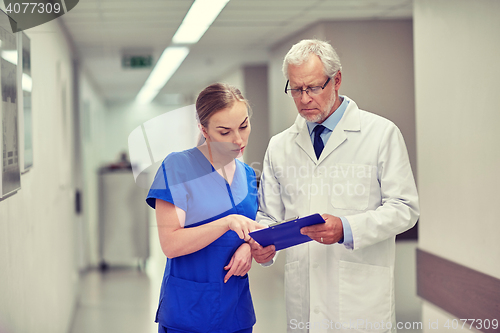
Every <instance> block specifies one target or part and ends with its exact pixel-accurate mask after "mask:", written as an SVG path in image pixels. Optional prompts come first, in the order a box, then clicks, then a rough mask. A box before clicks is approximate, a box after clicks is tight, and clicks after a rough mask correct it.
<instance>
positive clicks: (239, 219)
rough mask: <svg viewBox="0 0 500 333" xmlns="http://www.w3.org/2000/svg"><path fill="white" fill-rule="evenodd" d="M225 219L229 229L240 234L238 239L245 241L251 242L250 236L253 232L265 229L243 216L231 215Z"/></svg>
mask: <svg viewBox="0 0 500 333" xmlns="http://www.w3.org/2000/svg"><path fill="white" fill-rule="evenodd" d="M224 219H225V221H226V223H227V227H228V229H229V230H233V231H235V232H236V233H237V234H238V237H240V238H241V239H243V240H244V241H248V240H250V236H249V235H248V234H249V233H250V232H251V231H254V230H256V229H262V228H264V226H263V225H260V224H258V223H257V222H255V221H253V220H251V219H249V218H248V217H246V216H243V215H238V214H231V215H228V216H226V217H225V218H224Z"/></svg>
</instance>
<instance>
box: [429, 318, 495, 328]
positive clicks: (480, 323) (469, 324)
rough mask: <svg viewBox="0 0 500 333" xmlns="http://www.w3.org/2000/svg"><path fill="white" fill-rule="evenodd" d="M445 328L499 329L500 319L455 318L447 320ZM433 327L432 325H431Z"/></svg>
mask: <svg viewBox="0 0 500 333" xmlns="http://www.w3.org/2000/svg"><path fill="white" fill-rule="evenodd" d="M460 321H461V322H462V324H461V325H460ZM443 326H444V327H445V328H447V329H455V330H456V329H458V328H461V329H464V328H468V329H473V328H475V329H478V330H482V329H486V330H489V329H491V328H492V329H494V330H496V329H498V319H493V320H489V319H460V320H459V319H453V320H449V319H448V320H447V321H446V322H445V323H444V325H443ZM431 328H432V327H431Z"/></svg>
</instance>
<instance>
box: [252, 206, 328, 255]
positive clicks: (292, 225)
mask: <svg viewBox="0 0 500 333" xmlns="http://www.w3.org/2000/svg"><path fill="white" fill-rule="evenodd" d="M319 223H325V220H323V218H322V217H321V215H319V214H313V215H309V216H306V217H300V218H294V219H291V220H288V221H284V222H281V223H275V224H271V225H270V226H269V227H268V228H265V229H259V230H255V231H252V232H250V237H252V238H253V239H254V240H255V241H256V242H257V243H259V244H260V245H262V246H263V247H266V246H268V245H273V244H274V246H275V247H276V251H278V250H282V249H286V248H288V247H291V246H295V245H298V244H302V243H305V242H309V241H311V240H312V239H311V238H310V237H309V236H306V235H302V234H301V233H300V229H301V228H303V227H307V226H309V225H313V224H319Z"/></svg>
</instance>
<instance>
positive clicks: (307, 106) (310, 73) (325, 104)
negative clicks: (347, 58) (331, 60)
mask: <svg viewBox="0 0 500 333" xmlns="http://www.w3.org/2000/svg"><path fill="white" fill-rule="evenodd" d="M341 75H342V74H341V73H340V72H338V73H337V75H335V77H333V78H332V79H331V81H330V82H328V84H327V85H326V87H325V89H323V91H322V92H321V93H320V94H319V95H312V94H311V95H312V96H309V95H308V94H307V93H306V92H302V95H301V96H300V97H297V98H294V99H293V101H294V102H295V105H296V106H297V110H298V111H299V114H300V115H301V116H302V117H303V118H304V119H306V120H307V121H310V122H316V123H322V122H323V121H324V120H325V119H326V118H328V117H329V116H330V115H331V114H332V113H333V111H334V110H336V109H337V108H338V107H339V106H340V101H339V98H338V89H339V88H340V83H341ZM288 78H289V81H290V88H292V89H301V88H302V89H306V88H307V87H316V86H323V85H324V84H325V82H326V81H327V80H328V77H327V76H326V75H325V73H324V71H323V63H322V62H321V60H320V59H319V57H318V56H317V55H315V54H311V56H310V57H309V59H308V60H307V61H305V62H304V63H303V64H301V65H299V66H295V65H289V66H288Z"/></svg>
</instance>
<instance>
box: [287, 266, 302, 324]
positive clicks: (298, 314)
mask: <svg viewBox="0 0 500 333" xmlns="http://www.w3.org/2000/svg"><path fill="white" fill-rule="evenodd" d="M302 289H304V288H303V285H302V284H301V283H300V274H299V262H298V261H294V262H291V263H289V264H286V265H285V295H286V305H287V306H286V316H287V320H288V322H289V323H290V322H291V321H294V322H295V321H296V322H301V321H303V320H302V298H301V297H300V291H301V290H302Z"/></svg>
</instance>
